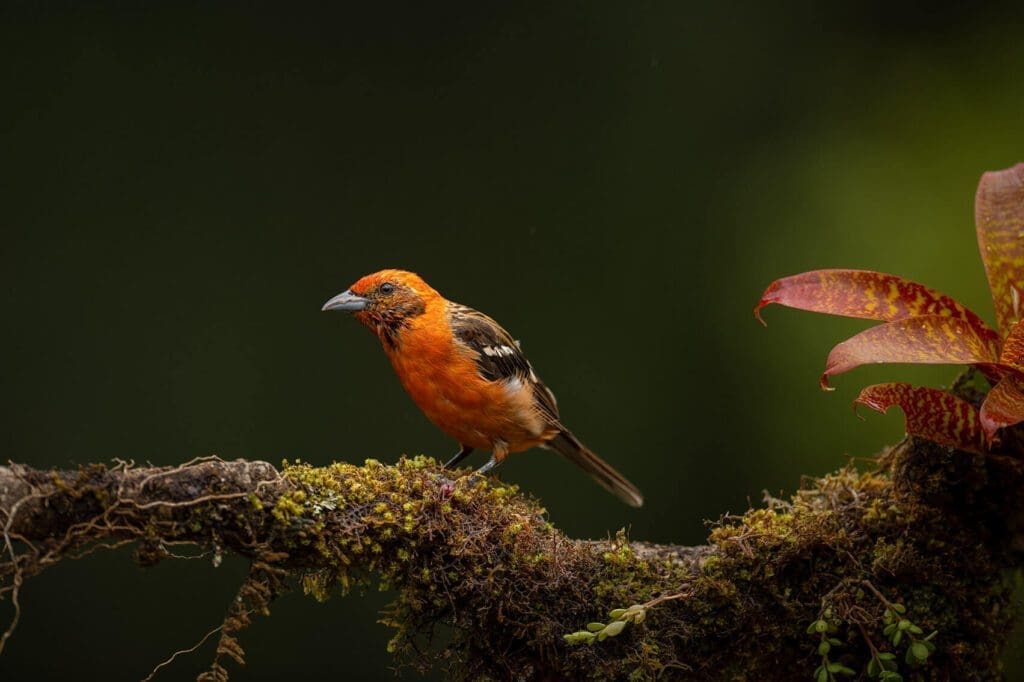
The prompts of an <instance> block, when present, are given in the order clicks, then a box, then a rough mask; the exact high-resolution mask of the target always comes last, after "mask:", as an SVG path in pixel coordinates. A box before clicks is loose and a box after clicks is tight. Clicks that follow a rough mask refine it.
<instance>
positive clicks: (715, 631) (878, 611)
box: [197, 443, 1024, 680]
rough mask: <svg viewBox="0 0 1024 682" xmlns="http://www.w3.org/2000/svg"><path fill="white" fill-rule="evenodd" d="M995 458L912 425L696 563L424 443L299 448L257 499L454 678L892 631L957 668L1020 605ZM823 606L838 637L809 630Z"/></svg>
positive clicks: (757, 667) (735, 524)
mask: <svg viewBox="0 0 1024 682" xmlns="http://www.w3.org/2000/svg"><path fill="white" fill-rule="evenodd" d="M996 465H997V463H996V462H994V461H993V460H985V459H982V458H977V457H975V456H972V455H967V454H965V453H956V452H950V451H948V450H944V449H942V448H936V447H933V446H929V445H927V444H918V443H911V444H909V445H907V446H905V447H904V448H903V449H897V450H894V451H893V452H892V453H890V454H889V455H888V456H887V457H886V458H885V462H884V466H883V467H882V469H881V470H880V471H875V472H866V473H864V472H858V471H856V470H854V469H852V468H845V469H841V470H840V471H837V472H835V473H833V474H831V475H829V476H825V477H823V478H820V479H816V480H813V481H810V482H809V483H808V485H807V486H806V487H805V488H804V489H802V490H800V491H798V492H797V493H796V494H795V495H794V496H793V497H792V498H791V499H790V500H788V501H780V500H770V502H769V504H768V505H767V506H765V507H762V508H758V509H752V510H750V511H748V512H747V513H745V514H743V515H742V516H740V517H729V518H726V519H723V520H721V521H720V522H719V523H717V524H715V525H714V527H713V528H712V530H711V532H710V535H709V539H708V545H709V548H708V549H707V550H706V551H705V552H703V553H702V554H701V555H700V557H699V559H697V560H692V561H690V560H688V561H675V560H672V559H671V558H666V557H663V556H650V555H648V554H646V553H644V552H642V551H639V550H638V548H637V547H635V546H634V545H633V544H631V543H630V541H629V540H628V538H627V537H626V535H625V533H624V532H622V531H620V532H619V533H618V534H617V535H616V538H615V540H614V541H613V542H611V543H605V544H603V545H597V544H592V543H585V542H576V541H573V540H570V539H569V538H566V537H565V536H564V535H563V534H562V533H560V532H559V531H558V530H556V529H555V528H554V526H553V525H552V524H551V523H550V522H549V521H548V520H547V519H545V518H544V515H545V512H544V509H543V508H542V507H541V506H540V505H539V504H538V503H537V502H536V501H535V500H532V499H530V498H528V497H524V496H523V495H521V494H519V493H518V491H517V489H516V488H515V487H514V486H506V485H502V484H499V483H497V482H495V481H494V480H493V479H486V480H481V481H478V482H477V483H475V484H471V483H470V480H469V479H468V478H466V477H462V478H459V479H458V480H457V481H456V482H455V484H454V492H453V493H452V494H450V495H445V494H443V493H442V492H441V491H442V488H443V487H444V486H443V484H444V483H445V482H446V479H444V478H443V477H444V476H445V475H453V474H451V473H450V472H443V471H442V470H441V469H440V467H439V465H438V463H437V462H435V461H434V460H432V459H429V458H425V457H415V458H409V459H402V460H400V461H399V462H398V463H397V464H395V465H393V466H386V465H384V464H381V463H380V462H378V461H376V460H367V461H366V462H365V463H364V465H362V466H356V465H352V464H344V463H338V464H333V465H331V466H327V467H312V466H310V465H308V464H303V463H295V464H291V465H287V466H285V468H284V470H283V476H284V477H285V479H286V480H287V482H288V484H289V487H288V490H286V491H285V492H284V493H283V494H280V495H279V496H277V497H276V498H275V499H263V498H259V499H256V500H250V501H249V504H250V506H251V508H252V509H254V510H255V511H257V512H260V513H265V514H266V518H267V522H268V523H269V524H271V525H272V526H273V527H275V528H277V529H278V533H277V535H276V537H278V538H279V542H280V543H281V545H282V547H280V549H281V550H283V551H285V552H288V554H289V556H290V561H291V562H292V563H293V564H294V565H299V566H302V565H308V566H310V569H309V570H308V571H305V572H304V573H303V575H302V576H301V578H302V585H303V588H304V589H305V591H306V592H307V593H309V594H310V595H311V596H313V597H315V598H317V599H326V598H327V597H328V596H329V595H330V594H331V593H332V592H341V593H344V592H347V591H348V590H349V589H350V588H352V587H353V586H356V585H366V584H368V583H369V582H370V579H371V577H372V578H373V579H375V580H377V581H378V585H379V586H380V587H381V588H386V589H394V590H395V591H396V593H397V596H396V599H395V601H394V602H393V603H392V604H391V605H390V607H389V608H388V610H387V611H386V612H385V613H384V614H383V617H382V621H381V622H383V623H385V624H387V625H389V626H390V627H392V628H394V630H395V633H394V637H392V639H391V640H390V642H389V643H388V644H387V647H388V650H389V651H391V652H393V653H394V654H395V655H396V657H397V658H398V659H399V660H400V661H402V662H404V663H407V664H411V665H414V666H417V667H427V666H429V665H433V664H436V663H438V662H442V663H443V664H444V665H445V666H447V672H448V673H449V675H450V676H452V677H454V678H456V679H506V678H509V677H520V678H523V679H535V678H540V677H560V678H566V677H569V678H593V679H636V680H643V679H656V678H658V677H659V676H660V677H662V678H666V677H667V678H672V679H700V680H706V679H710V680H714V679H746V680H754V679H757V680H789V679H801V678H807V679H810V678H811V677H812V673H813V672H814V670H815V668H816V667H817V666H819V665H821V664H822V661H823V660H825V659H826V658H827V662H828V663H829V664H836V665H837V666H842V667H843V668H848V669H851V670H854V671H855V672H856V673H857V674H861V673H863V672H864V671H865V670H866V668H867V666H868V665H869V664H870V663H871V661H872V656H873V655H872V651H871V647H872V646H873V647H875V649H877V650H880V651H882V652H885V651H895V650H896V649H899V651H898V653H899V654H900V658H899V660H900V662H901V663H900V666H901V667H900V671H901V673H903V674H904V678H905V679H908V680H909V679H926V678H930V677H942V676H948V677H953V678H956V677H958V676H959V677H970V676H971V675H978V674H979V671H989V672H991V673H992V674H995V673H996V672H997V671H998V652H999V651H1000V649H1001V646H1002V643H1003V641H1004V639H1005V636H1006V629H1007V627H1008V623H1010V621H1011V618H1012V608H1011V601H1010V594H1011V591H1012V586H1011V585H1010V583H1009V581H1008V580H1007V579H1005V575H1006V571H1007V569H1008V568H1009V567H1012V566H1015V565H1017V562H1018V557H1017V555H1016V553H1015V550H1014V549H1013V548H1012V545H1013V538H1014V537H1015V535H1014V533H1013V532H1012V531H1011V530H1010V529H1011V528H1012V527H1024V522H1021V519H1024V513H1021V512H1020V511H1019V510H1017V509H1013V508H1010V509H1008V508H1007V507H1006V503H1005V500H1000V499H999V496H998V494H997V493H996V492H993V489H992V486H993V485H997V486H1003V487H1005V488H1006V490H1007V491H1009V490H1011V489H1013V486H1014V485H1019V484H1020V476H1016V477H1012V476H1007V475H1005V472H1003V473H999V472H995V471H993V470H992V467H994V466H996ZM460 473H465V472H460ZM1007 495H1009V492H1007ZM264 506H265V507H266V509H268V510H269V512H262V509H263V507H264ZM197 522H199V521H197ZM1014 524H1016V526H1015V525H1014ZM271 534H272V535H273V533H271ZM680 591H685V592H687V593H688V594H689V595H690V596H689V597H687V598H685V599H677V600H673V601H666V602H663V603H659V604H657V605H655V606H652V607H651V608H650V609H648V610H647V613H646V617H645V618H644V619H643V620H642V622H637V623H631V624H630V625H629V627H628V628H625V629H624V630H623V631H622V632H620V633H618V634H617V635H616V636H614V637H609V638H607V639H605V640H604V641H601V642H598V643H595V644H594V645H592V646H570V645H569V644H567V643H566V642H565V640H564V639H563V635H565V634H567V633H572V632H576V631H578V630H580V629H581V628H583V627H585V626H586V624H587V623H589V622H593V621H595V620H603V619H606V618H607V615H608V613H609V612H611V611H613V610H614V609H625V608H627V607H629V606H630V605H633V604H644V603H647V602H650V601H652V600H655V599H656V598H658V597H660V596H664V595H667V594H671V593H677V592H680ZM874 591H877V592H878V593H880V594H881V595H883V597H884V599H885V600H888V601H890V602H893V603H896V602H898V603H900V604H902V605H905V607H906V614H905V615H904V616H902V617H903V618H905V619H907V620H909V621H911V622H913V623H914V624H916V625H918V626H920V629H922V631H923V632H931V631H932V630H938V634H937V635H936V637H935V639H934V642H935V647H936V651H935V653H934V654H932V655H929V657H928V659H927V660H926V661H925V662H924V663H922V664H920V665H915V666H909V665H906V664H904V663H902V660H903V659H902V655H903V652H904V649H905V648H906V643H905V642H901V644H900V646H899V647H894V646H893V645H892V644H891V641H890V639H889V638H888V636H886V635H885V633H884V630H885V629H886V627H887V624H886V623H885V622H884V618H883V616H884V612H885V610H886V608H887V606H886V603H885V601H883V599H880V598H879V597H878V596H877V595H876V594H875V593H874ZM822 619H824V621H825V622H826V623H827V628H828V632H827V633H826V637H825V639H826V640H827V641H826V644H827V646H826V647H824V648H825V649H827V653H826V654H822V653H821V650H823V647H822V643H821V634H820V633H817V634H815V635H814V636H811V635H808V633H807V631H806V630H807V627H808V623H814V622H817V621H818V620H822ZM438 627H443V628H444V634H443V636H438V635H440V634H441V633H439V632H437V628H438ZM438 639H440V640H443V641H445V642H446V644H445V645H444V646H443V647H442V648H441V649H440V650H439V649H438V648H437V646H436V645H432V642H435V641H437V640H438ZM833 641H834V642H835V643H833ZM869 642H870V645H869ZM823 657H824V658H823ZM938 671H942V673H941V674H940V673H939V672H938ZM982 676H984V674H982Z"/></svg>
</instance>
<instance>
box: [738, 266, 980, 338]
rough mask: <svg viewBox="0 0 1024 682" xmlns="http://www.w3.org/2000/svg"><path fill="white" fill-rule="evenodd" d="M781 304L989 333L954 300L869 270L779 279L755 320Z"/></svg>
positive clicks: (763, 299)
mask: <svg viewBox="0 0 1024 682" xmlns="http://www.w3.org/2000/svg"><path fill="white" fill-rule="evenodd" d="M771 303H778V304H780V305H784V306H787V307H790V308H799V309H800V310H810V311H812V312H816V313H829V314H831V315H842V316H844V317H860V318H866V319H869V320H883V321H886V322H889V321H892V320H900V319H903V318H906V317H916V316H919V315H945V316H949V317H953V318H956V319H960V320H963V321H965V322H969V323H970V324H972V325H973V326H975V327H976V328H978V329H985V330H988V332H987V333H991V335H992V336H993V337H996V336H997V335H996V333H995V332H994V331H992V330H991V329H989V327H988V325H986V324H985V323H984V322H983V321H982V319H981V318H980V317H978V316H977V315H975V314H974V313H973V312H972V311H970V310H969V309H967V308H966V307H964V306H963V305H962V304H960V303H958V302H957V301H956V300H955V299H953V298H950V297H949V296H947V295H945V294H943V293H940V292H938V291H936V290H934V289H930V288H928V287H926V286H925V285H923V284H918V283H917V282H912V281H910V280H909V279H903V278H902V277H897V276H896V275H887V274H885V273H883V272H872V271H870V270H813V271H811V272H804V273H801V274H799V275H793V276H792V277H783V278H782V279H777V280H775V281H774V282H772V283H771V284H769V285H768V288H767V289H766V290H765V292H764V294H763V295H762V296H761V300H760V301H758V303H757V307H755V308H754V315H755V316H756V317H757V319H758V320H759V321H760V322H761V324H764V320H762V319H761V308H764V307H765V306H766V305H769V304H771Z"/></svg>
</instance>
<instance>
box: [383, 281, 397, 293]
mask: <svg viewBox="0 0 1024 682" xmlns="http://www.w3.org/2000/svg"><path fill="white" fill-rule="evenodd" d="M380 293H382V294H384V295H385V296H386V295H388V294H393V293H395V285H394V284H392V283H391V282H384V284H381V285H380Z"/></svg>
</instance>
